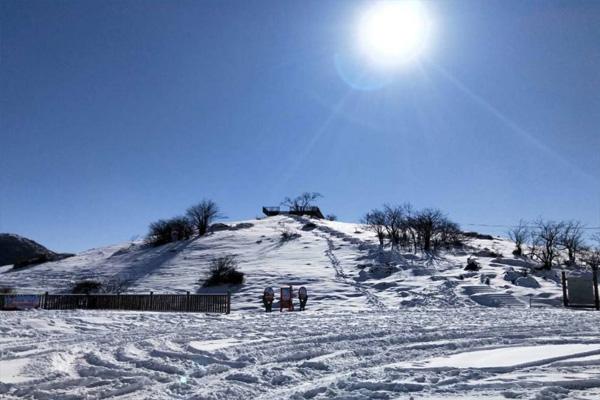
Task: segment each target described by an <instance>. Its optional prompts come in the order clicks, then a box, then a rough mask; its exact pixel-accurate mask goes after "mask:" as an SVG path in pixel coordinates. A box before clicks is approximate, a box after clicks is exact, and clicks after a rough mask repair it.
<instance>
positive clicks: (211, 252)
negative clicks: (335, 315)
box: [0, 216, 561, 311]
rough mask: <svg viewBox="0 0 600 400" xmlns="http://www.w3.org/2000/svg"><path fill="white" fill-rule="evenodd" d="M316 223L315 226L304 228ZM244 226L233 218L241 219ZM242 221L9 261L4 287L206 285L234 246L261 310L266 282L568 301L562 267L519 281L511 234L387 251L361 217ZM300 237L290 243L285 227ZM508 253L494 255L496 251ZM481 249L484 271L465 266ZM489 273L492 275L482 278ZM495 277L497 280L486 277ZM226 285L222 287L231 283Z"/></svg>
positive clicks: (320, 296)
mask: <svg viewBox="0 0 600 400" xmlns="http://www.w3.org/2000/svg"><path fill="white" fill-rule="evenodd" d="M307 222H312V223H314V224H316V225H317V227H316V228H315V229H312V230H303V227H304V226H305V224H306V223H307ZM234 225H235V224H230V226H234ZM238 227H240V229H235V230H223V231H217V232H214V233H212V234H209V235H208V236H206V237H202V238H199V239H193V240H189V241H182V242H177V243H172V244H168V245H164V246H161V247H157V248H148V247H146V246H144V245H143V243H141V242H139V241H138V242H131V243H125V244H121V245H115V246H108V247H104V248H99V249H92V250H88V251H85V252H83V253H80V254H78V255H76V256H75V257H72V258H69V259H65V260H62V261H59V262H52V263H46V264H42V265H39V266H35V267H31V268H28V269H24V270H21V271H11V270H10V267H2V268H0V287H1V286H10V287H14V288H17V289H18V290H19V291H20V292H43V291H46V290H48V291H50V292H55V291H68V290H69V288H70V287H71V285H72V284H73V283H74V282H76V281H79V280H83V279H99V280H111V279H113V280H114V279H117V280H121V281H127V282H128V286H129V287H128V291H129V292H149V291H154V292H185V291H188V290H189V291H191V292H197V291H199V285H197V283H198V281H199V280H202V279H203V277H204V276H205V273H206V270H207V268H208V264H209V262H210V260H211V259H212V258H213V257H216V256H221V255H225V254H234V255H236V256H237V258H238V260H239V266H240V269H241V270H242V271H243V272H244V273H245V275H246V282H245V284H244V285H242V286H241V287H239V288H231V289H233V290H234V292H233V310H234V311H241V310H257V309H259V308H260V302H259V298H260V295H261V293H262V291H263V289H264V288H265V287H266V286H272V287H275V288H277V287H280V286H285V285H289V284H292V285H294V286H295V287H298V286H300V285H304V286H306V287H307V288H308V289H309V296H310V299H309V307H310V308H311V309H317V310H324V309H332V308H335V309H338V310H348V311H349V310H365V309H371V310H396V309H398V308H405V307H410V306H424V305H427V306H463V305H476V304H481V305H487V306H525V305H528V304H529V297H532V298H533V299H534V300H535V302H534V304H536V305H537V304H541V303H542V301H543V302H545V303H547V304H553V305H558V304H560V301H559V297H560V296H561V291H560V287H559V284H558V280H557V279H556V277H557V276H556V273H555V272H552V274H551V275H548V276H547V277H548V278H549V279H543V278H542V277H536V278H535V279H536V280H537V281H538V283H539V284H540V287H539V288H527V287H522V286H518V285H514V284H512V283H511V282H509V281H506V280H504V279H503V277H504V273H505V271H507V270H509V269H511V268H514V269H515V270H519V269H520V268H521V267H523V266H525V265H526V264H525V262H524V261H522V260H520V259H516V258H514V257H513V256H512V255H511V251H512V249H513V244H512V243H511V242H510V241H507V240H503V239H500V238H498V239H494V240H482V239H472V240H471V241H470V242H469V244H468V246H467V247H466V248H465V249H463V250H453V251H444V252H440V253H439V254H437V255H435V256H432V255H425V254H413V253H411V252H404V253H398V252H390V251H388V250H386V251H381V250H380V249H379V247H378V246H377V244H376V241H375V237H374V235H373V234H372V233H370V232H367V231H364V230H362V228H361V227H360V226H359V225H357V224H350V223H343V222H331V221H321V220H308V219H307V218H297V217H294V218H291V217H285V216H278V217H270V218H265V219H261V220H251V221H244V224H241V225H238ZM283 230H289V231H292V232H295V233H298V234H299V235H300V237H299V238H297V239H294V240H290V241H287V242H282V241H281V232H282V231H283ZM484 249H489V250H490V251H493V252H495V253H501V254H503V255H504V257H501V258H498V257H490V256H487V257H486V255H487V254H488V253H489V251H488V250H484ZM473 254H476V255H478V259H479V262H480V263H481V265H482V267H483V268H482V270H481V271H480V272H479V273H468V272H466V271H463V268H464V266H465V265H466V260H467V258H468V257H469V256H472V255H473ZM482 275H483V277H482ZM485 277H489V278H490V285H485V284H484V283H483V280H484V278H485ZM225 289H227V288H216V289H213V290H225Z"/></svg>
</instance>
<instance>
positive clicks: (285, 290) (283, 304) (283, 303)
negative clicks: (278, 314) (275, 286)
mask: <svg viewBox="0 0 600 400" xmlns="http://www.w3.org/2000/svg"><path fill="white" fill-rule="evenodd" d="M279 299H280V300H279V311H283V310H284V309H287V310H289V311H292V310H294V302H293V301H292V287H291V286H288V287H282V288H281V293H280V298H279Z"/></svg>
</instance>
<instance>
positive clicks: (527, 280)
mask: <svg viewBox="0 0 600 400" xmlns="http://www.w3.org/2000/svg"><path fill="white" fill-rule="evenodd" d="M515 285H517V286H522V287H527V288H534V289H537V288H539V287H540V284H539V283H538V281H537V280H536V279H535V278H534V277H533V276H531V275H528V276H522V277H520V278H517V279H516V280H515Z"/></svg>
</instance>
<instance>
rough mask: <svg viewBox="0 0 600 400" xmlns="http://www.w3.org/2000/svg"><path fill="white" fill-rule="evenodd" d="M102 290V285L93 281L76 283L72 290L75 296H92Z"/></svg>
mask: <svg viewBox="0 0 600 400" xmlns="http://www.w3.org/2000/svg"><path fill="white" fill-rule="evenodd" d="M101 289H102V283H100V282H98V281H92V280H84V281H79V282H75V285H73V288H72V289H71V293H73V294H90V293H97V292H99V291H100V290H101Z"/></svg>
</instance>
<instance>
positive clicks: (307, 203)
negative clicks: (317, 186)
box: [281, 192, 323, 212]
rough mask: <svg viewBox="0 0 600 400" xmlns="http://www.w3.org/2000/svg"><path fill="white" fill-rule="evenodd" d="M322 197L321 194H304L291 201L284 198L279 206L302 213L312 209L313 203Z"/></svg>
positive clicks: (288, 198)
mask: <svg viewBox="0 0 600 400" xmlns="http://www.w3.org/2000/svg"><path fill="white" fill-rule="evenodd" d="M322 197H323V195H322V194H321V193H317V192H304V193H302V194H300V195H299V196H296V197H294V198H293V199H292V198H290V197H286V198H285V199H283V201H282V202H281V205H283V206H287V207H289V208H290V211H297V212H304V211H309V210H310V209H311V208H312V207H314V203H315V201H316V200H317V199H320V198H322Z"/></svg>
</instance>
